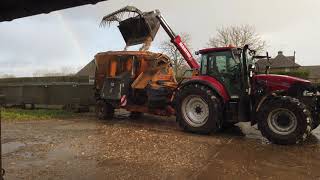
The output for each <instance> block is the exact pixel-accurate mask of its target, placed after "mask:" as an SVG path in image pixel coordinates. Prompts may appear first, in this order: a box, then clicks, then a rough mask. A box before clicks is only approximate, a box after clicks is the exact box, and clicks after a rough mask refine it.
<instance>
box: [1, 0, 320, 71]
mask: <svg viewBox="0 0 320 180" xmlns="http://www.w3.org/2000/svg"><path fill="white" fill-rule="evenodd" d="M126 5H134V6H136V7H138V8H140V9H142V10H145V11H149V10H154V9H160V10H161V12H162V13H163V15H164V16H165V17H166V19H167V21H168V22H169V24H170V25H171V26H172V28H173V29H174V30H175V31H176V32H186V33H189V34H190V35H191V38H192V42H191V44H192V49H194V50H197V49H201V48H204V47H206V44H207V42H208V39H209V38H210V37H212V36H214V35H215V32H216V29H217V27H221V26H229V25H242V24H249V25H253V26H255V27H256V30H257V32H258V33H259V34H261V36H262V37H263V39H264V40H266V41H267V43H268V47H267V50H268V51H269V52H270V53H271V55H272V56H275V55H276V54H277V51H279V50H282V51H284V54H285V55H293V52H294V51H296V52H297V62H298V63H299V64H301V65H316V64H320V60H319V57H318V54H319V53H318V52H319V49H318V48H319V45H318V44H319V42H320V33H319V30H320V20H319V17H320V11H319V9H320V1H319V0H303V1H302V0H241V1H240V0H197V1H195V0H193V1H191V0H190V1H189V0H160V1H159V0H157V1H156V0H109V1H106V2H101V3H98V4H96V5H94V6H93V5H87V6H82V7H76V8H71V9H67V10H62V11H57V12H53V13H50V14H47V15H44V14H43V15H37V16H32V17H27V18H23V19H17V20H14V21H12V22H2V23H0V42H1V44H0V75H1V74H14V75H16V76H32V74H33V72H35V71H39V70H47V71H60V70H61V69H66V67H73V68H74V70H76V69H79V68H80V67H82V66H84V65H85V64H87V63H88V62H89V61H90V60H91V59H93V57H94V55H95V54H96V53H97V52H100V51H108V50H122V49H123V47H124V42H123V40H122V36H121V35H120V33H119V31H118V29H117V28H116V24H115V25H114V26H113V27H111V28H100V27H99V23H100V20H101V18H102V17H103V16H104V15H106V14H108V13H111V12H113V11H115V10H117V9H119V8H122V7H124V6H126ZM167 38H168V37H167V36H166V35H165V34H164V33H163V31H160V33H159V34H158V35H157V37H156V40H155V42H154V43H153V47H152V49H151V50H154V51H157V48H156V47H157V45H159V43H160V42H161V41H163V40H165V39H167Z"/></svg>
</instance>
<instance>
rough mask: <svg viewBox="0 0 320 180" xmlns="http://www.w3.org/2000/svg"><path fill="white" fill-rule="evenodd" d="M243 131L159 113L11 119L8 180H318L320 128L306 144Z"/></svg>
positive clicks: (5, 125) (6, 144)
mask: <svg viewBox="0 0 320 180" xmlns="http://www.w3.org/2000/svg"><path fill="white" fill-rule="evenodd" d="M238 126H239V127H234V128H232V129H229V130H227V131H225V132H223V133H220V134H214V135H209V136H206V135H196V134H190V133H185V132H182V131H181V130H180V129H179V128H178V127H177V125H176V123H175V120H174V118H163V117H154V116H144V117H143V118H141V119H140V120H129V119H128V118H127V117H126V116H125V115H117V117H116V118H114V120H112V121H99V120H97V119H96V118H95V117H94V116H93V115H91V114H86V115H79V117H75V118H71V119H52V120H32V119H31V120H23V121H22V120H19V121H14V120H5V121H2V145H3V157H2V158H3V166H4V168H5V170H6V176H5V179H8V180H16V179H30V180H43V179H53V180H55V179H57V180H58V179H59V180H82V179H88V180H89V179H90V180H91V179H265V178H268V179H320V171H319V169H320V128H318V129H317V130H315V131H314V132H313V134H312V135H311V137H310V138H309V140H308V141H307V142H306V143H305V144H303V145H297V146H278V145H273V144H270V143H268V142H267V141H266V140H265V139H264V138H262V137H261V134H260V133H259V131H258V130H257V129H256V127H250V126H249V125H248V124H246V123H243V124H239V125H238Z"/></svg>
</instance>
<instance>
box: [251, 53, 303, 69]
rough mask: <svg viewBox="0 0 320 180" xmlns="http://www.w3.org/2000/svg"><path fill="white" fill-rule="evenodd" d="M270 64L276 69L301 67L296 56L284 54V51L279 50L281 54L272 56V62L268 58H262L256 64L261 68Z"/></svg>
mask: <svg viewBox="0 0 320 180" xmlns="http://www.w3.org/2000/svg"><path fill="white" fill-rule="evenodd" d="M268 65H269V66H271V68H274V69H276V68H296V67H300V65H299V64H297V63H296V62H295V57H294V56H284V55H283V54H282V52H279V54H278V55H277V56H276V57H275V58H271V59H270V63H269V62H268V60H267V59H260V60H258V61H257V62H256V66H257V67H258V68H259V69H265V67H266V66H268Z"/></svg>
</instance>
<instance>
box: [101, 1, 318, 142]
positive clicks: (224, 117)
mask: <svg viewBox="0 0 320 180" xmlns="http://www.w3.org/2000/svg"><path fill="white" fill-rule="evenodd" d="M127 10H129V12H133V11H136V12H138V15H137V16H135V17H134V18H133V19H139V21H141V20H144V22H145V23H144V24H143V23H132V21H131V22H130V23H131V24H130V25H131V26H130V27H131V28H132V29H140V30H141V29H147V30H148V31H143V33H141V32H140V34H139V33H137V31H136V32H135V36H134V37H133V35H132V34H134V33H131V35H130V33H125V34H124V33H122V35H123V36H125V37H124V39H125V40H126V41H128V40H130V38H134V40H135V41H132V42H135V43H137V42H138V41H137V37H139V38H140V40H143V37H149V36H152V38H154V36H155V34H156V32H157V31H158V29H159V26H157V25H155V24H157V23H159V24H160V25H161V27H162V28H163V29H164V30H165V31H166V33H167V34H168V35H169V37H170V39H171V42H172V43H173V44H174V45H175V46H176V47H177V49H178V50H179V52H180V53H181V54H182V56H183V57H184V58H185V60H186V62H187V64H188V65H189V66H190V67H191V69H193V71H194V73H193V76H192V77H191V78H186V79H184V80H182V81H181V82H180V83H178V84H177V88H176V89H175V92H174V93H172V96H173V97H172V98H171V100H172V101H171V102H170V103H169V105H170V106H171V107H173V109H174V114H175V115H176V118H177V122H178V123H179V125H180V126H181V127H182V128H183V129H185V130H186V131H190V132H196V133H210V132H217V131H220V130H221V129H222V128H225V127H227V126H228V125H230V124H235V123H238V122H248V121H249V122H251V124H252V125H254V124H258V128H259V130H260V131H261V133H262V135H263V136H264V137H266V138H267V139H268V140H269V141H271V142H273V143H276V144H296V143H301V142H303V141H304V140H305V139H306V138H307V137H308V135H309V134H310V132H311V131H312V130H313V129H315V128H316V127H317V126H318V125H319V122H320V120H319V112H318V109H319V107H320V106H319V100H318V94H319V92H318V89H317V88H315V87H313V85H312V84H311V83H310V82H309V81H307V80H303V79H299V78H295V77H290V76H282V75H275V74H268V72H266V74H256V73H255V65H254V59H255V58H262V57H264V58H267V59H269V57H268V54H267V56H256V55H255V52H254V51H253V50H250V48H249V46H248V45H246V46H244V47H241V48H239V47H231V46H230V47H219V48H208V49H202V50H199V51H198V52H197V54H199V55H200V56H201V57H200V59H201V64H200V65H199V64H198V63H197V61H196V60H195V58H194V57H193V55H192V54H191V52H190V51H189V50H188V48H187V47H186V45H185V44H184V43H183V42H182V40H181V37H180V36H179V35H176V34H175V33H174V31H173V30H172V29H171V28H170V26H169V25H168V23H167V22H166V20H165V19H164V17H163V16H162V15H161V13H160V11H159V10H156V11H151V12H147V13H143V12H141V11H140V10H138V9H136V8H134V7H125V8H123V9H121V10H119V11H118V13H119V12H120V13H123V12H126V11H127ZM113 15H114V14H113ZM107 18H110V16H109V17H107ZM104 19H106V17H105V18H104ZM111 19H112V18H111ZM130 19H132V18H130ZM117 20H118V21H119V19H118V18H117ZM126 21H127V20H124V21H119V22H120V24H121V23H122V25H123V23H124V22H126ZM148 23H149V24H152V25H153V26H150V25H149V26H148ZM141 24H143V26H144V27H142V25H141ZM134 26H136V27H134ZM146 27H147V28H146ZM150 27H151V28H150ZM152 27H154V28H152ZM119 28H120V27H119ZM120 30H121V29H120ZM122 31H123V29H122ZM125 31H128V29H125ZM146 32H149V33H146ZM130 36H131V37H130ZM141 42H142V41H141Z"/></svg>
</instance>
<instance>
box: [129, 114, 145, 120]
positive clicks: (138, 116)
mask: <svg viewBox="0 0 320 180" xmlns="http://www.w3.org/2000/svg"><path fill="white" fill-rule="evenodd" d="M142 116H143V113H142V112H130V115H129V118H130V119H133V120H135V119H139V118H141V117H142Z"/></svg>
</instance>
